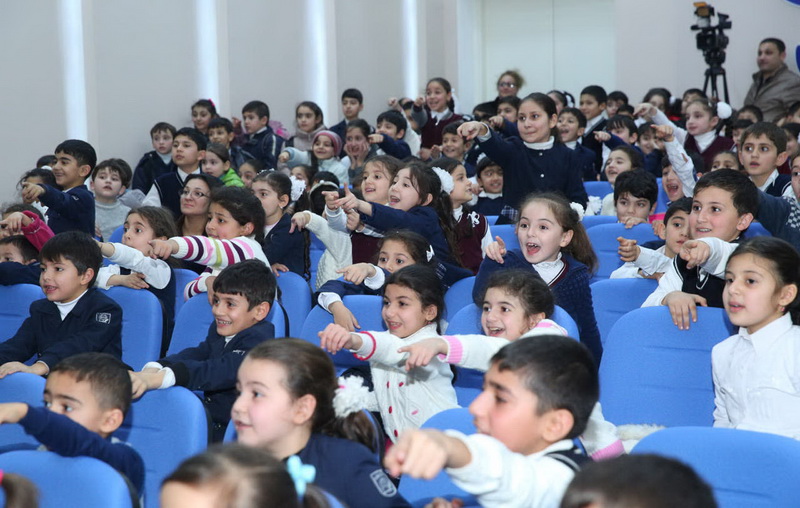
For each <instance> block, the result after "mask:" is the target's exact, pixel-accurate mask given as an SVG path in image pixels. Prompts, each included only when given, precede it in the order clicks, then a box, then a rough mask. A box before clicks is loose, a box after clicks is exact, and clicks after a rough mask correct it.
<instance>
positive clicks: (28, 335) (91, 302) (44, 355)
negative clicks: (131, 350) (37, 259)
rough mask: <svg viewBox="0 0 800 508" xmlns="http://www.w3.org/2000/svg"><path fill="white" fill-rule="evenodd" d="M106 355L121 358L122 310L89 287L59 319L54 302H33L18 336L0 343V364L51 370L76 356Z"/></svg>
mask: <svg viewBox="0 0 800 508" xmlns="http://www.w3.org/2000/svg"><path fill="white" fill-rule="evenodd" d="M90 352H98V353H109V354H111V355H113V356H116V357H117V358H121V357H122V309H121V308H120V306H119V305H117V303H116V302H115V301H114V300H112V299H111V298H109V297H107V296H106V295H104V294H103V293H102V292H100V291H98V290H96V289H94V288H89V289H88V290H87V291H86V294H84V295H83V296H82V297H81V299H80V300H78V303H76V304H75V307H73V309H72V310H71V311H70V312H69V314H67V315H66V317H64V320H63V321H62V320H61V314H60V313H59V312H58V307H57V306H56V304H55V303H53V302H51V301H49V300H47V299H46V298H44V299H42V300H36V301H35V302H33V303H32V304H31V306H30V317H28V318H27V319H26V320H25V322H24V323H22V326H20V327H19V330H17V333H16V334H14V336H13V337H11V338H10V339H8V340H7V341H5V342H3V343H2V344H0V364H3V363H6V362H25V361H27V360H28V359H29V358H31V357H32V356H34V355H36V356H37V357H38V358H37V360H38V361H41V362H44V363H45V364H47V366H48V367H54V366H55V364H57V363H58V362H59V361H60V360H63V359H64V358H66V357H68V356H72V355H75V354H78V353H90Z"/></svg>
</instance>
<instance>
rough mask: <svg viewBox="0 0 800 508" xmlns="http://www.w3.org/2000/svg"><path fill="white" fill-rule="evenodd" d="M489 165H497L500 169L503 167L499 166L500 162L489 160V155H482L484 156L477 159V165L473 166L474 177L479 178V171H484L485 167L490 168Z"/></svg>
mask: <svg viewBox="0 0 800 508" xmlns="http://www.w3.org/2000/svg"><path fill="white" fill-rule="evenodd" d="M491 166H497V167H498V168H500V171H502V170H503V168H502V167H501V166H500V164H498V163H496V162H495V161H493V160H491V159H490V158H489V157H484V158H482V159H481V160H479V161H478V166H477V167H476V168H475V178H480V177H481V173H483V172H484V171H486V169H487V168H490V167H491Z"/></svg>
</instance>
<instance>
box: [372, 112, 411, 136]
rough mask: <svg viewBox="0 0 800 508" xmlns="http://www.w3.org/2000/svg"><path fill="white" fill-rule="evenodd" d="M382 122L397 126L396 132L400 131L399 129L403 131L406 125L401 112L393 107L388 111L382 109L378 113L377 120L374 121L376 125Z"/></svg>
mask: <svg viewBox="0 0 800 508" xmlns="http://www.w3.org/2000/svg"><path fill="white" fill-rule="evenodd" d="M382 122H388V123H390V124H392V125H394V126H395V127H396V128H397V132H398V134H399V133H400V131H405V130H406V126H407V125H408V124H407V123H406V119H405V117H404V116H403V114H402V113H400V112H399V111H395V110H393V109H390V110H389V111H384V112H383V113H381V114H380V115H378V120H377V121H376V122H375V123H376V124H377V125H380V124H381V123H382Z"/></svg>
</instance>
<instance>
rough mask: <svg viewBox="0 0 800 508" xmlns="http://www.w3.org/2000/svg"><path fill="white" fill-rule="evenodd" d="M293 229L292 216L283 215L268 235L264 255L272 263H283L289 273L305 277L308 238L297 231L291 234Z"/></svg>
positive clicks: (264, 244)
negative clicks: (290, 230) (290, 231)
mask: <svg viewBox="0 0 800 508" xmlns="http://www.w3.org/2000/svg"><path fill="white" fill-rule="evenodd" d="M291 227H292V216H291V215H289V214H288V213H285V214H283V216H282V217H281V220H279V221H278V223H277V224H275V226H274V227H273V228H272V229H271V230H270V231H269V233H267V235H266V237H265V238H264V242H263V243H262V244H261V245H262V246H263V247H264V255H265V256H267V259H268V260H269V262H270V263H281V264H284V265H286V267H287V268H289V271H291V272H294V273H296V274H297V275H299V276H301V277H305V269H306V256H307V255H308V254H307V253H306V236H305V234H304V233H303V231H301V230H299V229H296V230H295V231H294V233H289V229H291Z"/></svg>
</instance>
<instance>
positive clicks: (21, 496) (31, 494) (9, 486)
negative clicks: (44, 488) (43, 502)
mask: <svg viewBox="0 0 800 508" xmlns="http://www.w3.org/2000/svg"><path fill="white" fill-rule="evenodd" d="M0 489H2V494H3V496H5V497H4V499H5V501H6V506H7V507H8V508H39V490H38V489H37V488H36V485H34V484H33V482H31V481H30V480H28V479H27V478H25V477H24V476H20V475H18V474H15V473H9V472H7V471H3V476H2V477H0Z"/></svg>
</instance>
